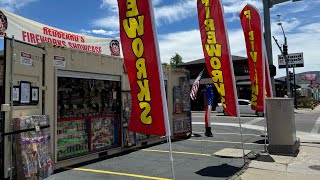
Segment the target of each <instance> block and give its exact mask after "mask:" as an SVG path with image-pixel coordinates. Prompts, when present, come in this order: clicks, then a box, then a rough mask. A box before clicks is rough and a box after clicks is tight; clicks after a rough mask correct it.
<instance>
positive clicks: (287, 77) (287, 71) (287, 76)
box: [273, 36, 291, 98]
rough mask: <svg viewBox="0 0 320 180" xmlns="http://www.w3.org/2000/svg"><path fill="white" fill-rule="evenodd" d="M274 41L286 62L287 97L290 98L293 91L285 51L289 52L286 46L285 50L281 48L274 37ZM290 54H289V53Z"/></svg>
mask: <svg viewBox="0 0 320 180" xmlns="http://www.w3.org/2000/svg"><path fill="white" fill-rule="evenodd" d="M273 39H274V41H275V42H276V43H277V45H278V47H279V49H280V52H281V54H282V56H283V57H284V60H285V62H286V83H287V96H288V97H289V98H290V97H291V91H290V79H289V69H288V59H287V58H288V57H287V55H285V52H284V51H285V50H286V51H287V52H288V49H285V46H283V50H282V48H281V46H280V45H279V43H278V40H277V39H276V38H275V37H274V36H273ZM287 54H288V53H287Z"/></svg>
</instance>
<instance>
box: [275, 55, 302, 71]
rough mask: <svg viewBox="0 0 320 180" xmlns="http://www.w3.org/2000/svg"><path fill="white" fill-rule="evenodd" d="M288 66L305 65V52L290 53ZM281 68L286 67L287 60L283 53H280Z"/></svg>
mask: <svg viewBox="0 0 320 180" xmlns="http://www.w3.org/2000/svg"><path fill="white" fill-rule="evenodd" d="M287 57H288V68H292V67H304V65H303V53H292V54H288V55H287ZM278 62H279V69H281V68H286V61H285V60H284V58H283V56H282V55H278Z"/></svg>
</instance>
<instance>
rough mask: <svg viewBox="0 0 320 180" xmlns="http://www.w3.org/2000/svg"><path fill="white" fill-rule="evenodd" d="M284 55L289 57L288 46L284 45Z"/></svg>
mask: <svg viewBox="0 0 320 180" xmlns="http://www.w3.org/2000/svg"><path fill="white" fill-rule="evenodd" d="M283 55H284V56H286V55H288V45H286V44H284V45H283Z"/></svg>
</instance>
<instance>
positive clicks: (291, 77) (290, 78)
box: [289, 71, 294, 81]
mask: <svg viewBox="0 0 320 180" xmlns="http://www.w3.org/2000/svg"><path fill="white" fill-rule="evenodd" d="M293 76H294V74H293V73H292V72H290V71H289V81H292V80H293V78H294V77H293Z"/></svg>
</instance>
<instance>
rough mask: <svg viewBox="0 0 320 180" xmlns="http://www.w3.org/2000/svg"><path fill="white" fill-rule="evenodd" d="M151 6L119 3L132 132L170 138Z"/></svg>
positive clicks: (131, 1)
mask: <svg viewBox="0 0 320 180" xmlns="http://www.w3.org/2000/svg"><path fill="white" fill-rule="evenodd" d="M149 3H150V1H148V0H139V1H137V0H118V7H119V18H120V19H119V20H120V39H121V45H122V49H123V55H124V62H125V66H126V69H127V72H128V76H129V81H130V89H131V94H132V110H131V116H130V122H129V127H128V128H129V130H130V131H133V132H139V133H142V134H154V135H160V136H163V135H166V124H165V117H166V115H165V112H167V111H165V110H167V109H165V108H166V106H167V103H166V97H165V95H163V94H165V93H164V92H163V91H164V88H163V87H164V85H163V84H161V83H164V81H163V77H162V74H160V73H162V69H161V62H160V59H159V54H158V49H157V48H158V47H157V44H156V43H158V42H157V40H156V37H155V36H156V34H155V29H154V28H155V26H154V24H153V21H154V17H153V14H152V13H153V11H152V9H151V8H152V7H151V6H150V4H149ZM167 133H168V132H167Z"/></svg>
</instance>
